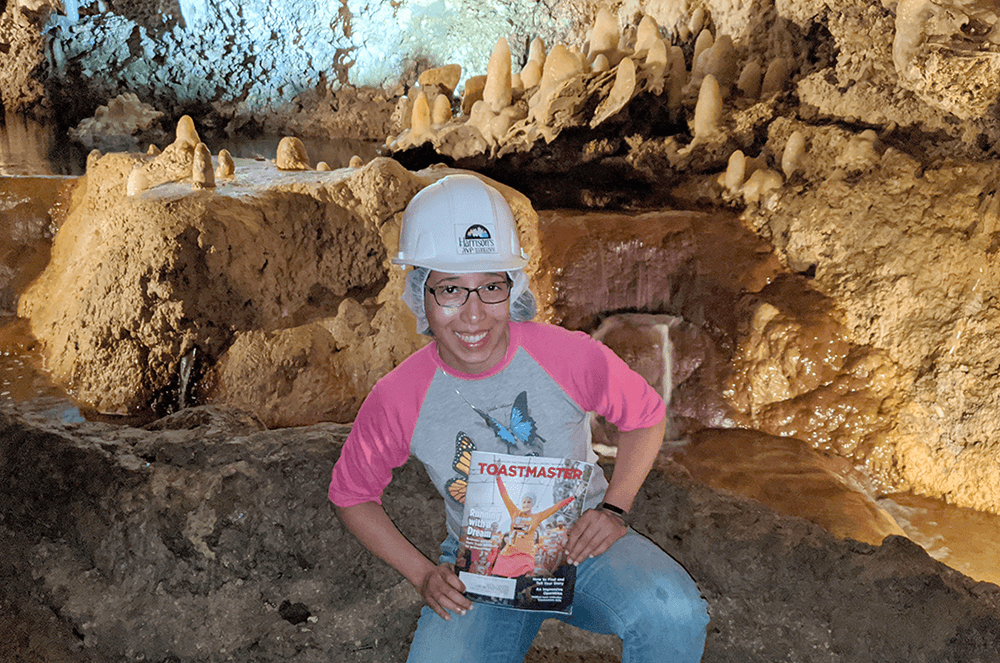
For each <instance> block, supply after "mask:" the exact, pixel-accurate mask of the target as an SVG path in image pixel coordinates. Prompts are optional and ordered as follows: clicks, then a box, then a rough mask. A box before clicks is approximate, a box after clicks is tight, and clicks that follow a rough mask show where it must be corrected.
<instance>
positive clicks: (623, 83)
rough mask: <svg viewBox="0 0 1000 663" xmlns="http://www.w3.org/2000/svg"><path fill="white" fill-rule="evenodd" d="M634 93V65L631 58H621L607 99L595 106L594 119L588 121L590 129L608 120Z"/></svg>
mask: <svg viewBox="0 0 1000 663" xmlns="http://www.w3.org/2000/svg"><path fill="white" fill-rule="evenodd" d="M634 93H635V63H633V62H632V58H622V61H621V62H619V63H618V69H617V71H616V72H615V83H614V85H612V86H611V92H610V93H609V94H608V97H607V99H605V100H604V101H602V102H601V103H600V104H598V105H597V108H596V109H595V110H594V118H593V119H592V120H591V121H590V128H591V129H593V128H594V127H596V126H597V125H599V124H600V123H601V122H603V121H604V120H606V119H608V118H609V117H611V116H612V115H614V114H615V113H617V112H619V111H620V110H621V109H622V108H624V107H625V105H626V104H628V102H629V101H631V100H632V95H633V94H634Z"/></svg>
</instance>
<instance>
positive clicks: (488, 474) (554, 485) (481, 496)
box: [456, 451, 595, 614]
mask: <svg viewBox="0 0 1000 663" xmlns="http://www.w3.org/2000/svg"><path fill="white" fill-rule="evenodd" d="M594 471H595V466H594V465H591V464H590V463H586V462H583V461H578V460H571V459H566V458H545V457H540V456H511V455H507V454H498V453H486V452H481V451H473V452H472V454H471V458H470V462H469V478H468V487H467V492H466V498H465V509H464V513H463V517H462V530H461V537H460V539H459V549H458V559H457V563H456V571H458V575H459V578H460V579H461V580H462V582H463V583H464V584H465V589H466V595H467V596H468V597H469V599H471V600H473V601H479V602H485V603H492V604H495V605H504V606H508V607H511V608H519V609H522V610H546V611H552V612H560V613H565V614H570V613H571V612H572V602H573V585H574V583H575V581H576V567H575V566H573V565H572V564H569V563H567V561H566V553H565V547H566V541H567V536H568V532H569V529H570V527H571V526H572V524H573V523H574V522H576V520H577V518H579V517H580V514H581V513H583V506H584V499H585V497H586V495H587V488H588V485H589V483H590V478H591V475H592V474H593V472H594Z"/></svg>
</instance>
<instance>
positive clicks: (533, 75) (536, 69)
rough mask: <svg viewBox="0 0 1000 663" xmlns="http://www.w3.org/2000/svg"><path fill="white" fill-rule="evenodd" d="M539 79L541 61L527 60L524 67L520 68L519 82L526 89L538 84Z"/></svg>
mask: <svg viewBox="0 0 1000 663" xmlns="http://www.w3.org/2000/svg"><path fill="white" fill-rule="evenodd" d="M540 80H542V63H541V62H539V61H537V60H528V63H527V64H525V65H524V69H522V70H521V84H522V85H524V89H526V90H527V89H530V88H533V87H535V86H536V85H538V82H539V81H540Z"/></svg>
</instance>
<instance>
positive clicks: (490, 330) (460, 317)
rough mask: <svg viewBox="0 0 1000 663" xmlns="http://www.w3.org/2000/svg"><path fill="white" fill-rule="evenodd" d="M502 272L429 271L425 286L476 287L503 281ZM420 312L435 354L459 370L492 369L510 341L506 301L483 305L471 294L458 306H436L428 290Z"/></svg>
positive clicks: (466, 371)
mask: <svg viewBox="0 0 1000 663" xmlns="http://www.w3.org/2000/svg"><path fill="white" fill-rule="evenodd" d="M506 280H507V275H506V274H504V273H503V272H482V273H477V274H446V273H443V272H433V271H432V272H431V273H430V275H429V276H428V277H427V287H429V288H442V287H447V286H461V287H463V288H470V289H471V288H478V287H480V286H483V285H486V284H488V283H496V282H506ZM424 312H425V313H426V315H427V323H428V325H429V326H430V328H431V331H432V332H433V333H434V340H435V341H436V343H437V351H438V355H439V356H440V357H441V360H442V361H444V363H446V364H448V366H451V367H452V368H454V369H455V370H457V371H461V372H463V373H482V372H484V371H488V370H489V369H491V368H493V367H494V366H496V365H497V364H499V363H500V361H501V360H502V359H503V358H504V355H505V354H507V346H508V344H509V343H510V330H509V329H508V327H507V323H508V322H509V321H510V301H504V302H500V303H499V304H484V303H483V302H482V300H480V299H479V297H478V296H477V295H476V294H475V293H469V299H468V300H467V301H466V302H465V303H464V304H462V305H461V306H458V307H455V308H446V307H443V306H439V305H438V303H437V302H436V301H435V300H434V297H433V296H432V295H431V293H429V292H428V293H426V295H425V296H424Z"/></svg>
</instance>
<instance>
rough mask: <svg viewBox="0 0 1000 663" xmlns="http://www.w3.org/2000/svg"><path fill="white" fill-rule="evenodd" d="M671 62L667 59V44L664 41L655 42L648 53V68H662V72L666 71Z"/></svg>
mask: <svg viewBox="0 0 1000 663" xmlns="http://www.w3.org/2000/svg"><path fill="white" fill-rule="evenodd" d="M669 62H670V60H669V58H668V57H667V42H665V41H663V40H662V39H657V40H655V41H653V43H652V44H650V46H649V48H648V49H647V51H646V66H647V67H660V69H661V70H662V71H666V69H667V64H669Z"/></svg>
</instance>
